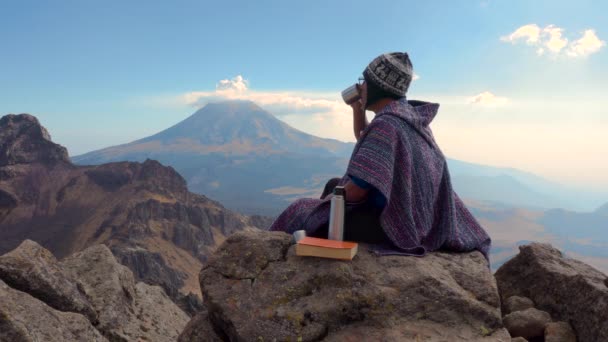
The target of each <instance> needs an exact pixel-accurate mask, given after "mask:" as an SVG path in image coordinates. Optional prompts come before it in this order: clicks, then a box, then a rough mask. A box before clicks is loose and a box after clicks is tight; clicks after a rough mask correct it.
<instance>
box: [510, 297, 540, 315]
mask: <svg viewBox="0 0 608 342" xmlns="http://www.w3.org/2000/svg"><path fill="white" fill-rule="evenodd" d="M533 307H534V302H533V301H532V300H530V298H526V297H520V296H511V297H509V298H507V299H506V300H505V301H504V303H503V309H504V311H503V314H505V315H507V314H510V313H511V312H515V311H522V310H526V309H529V308H533Z"/></svg>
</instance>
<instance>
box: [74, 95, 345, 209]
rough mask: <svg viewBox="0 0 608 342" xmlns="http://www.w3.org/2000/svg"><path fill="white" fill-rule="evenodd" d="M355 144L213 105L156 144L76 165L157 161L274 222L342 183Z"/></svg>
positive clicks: (236, 105)
mask: <svg viewBox="0 0 608 342" xmlns="http://www.w3.org/2000/svg"><path fill="white" fill-rule="evenodd" d="M353 146H354V144H353V143H345V142H340V141H338V140H333V139H322V138H318V137H315V136H313V135H310V134H307V133H304V132H302V131H299V130H297V129H295V128H292V127H290V126H289V125H287V124H285V123H284V122H282V121H280V120H278V119H277V118H276V117H274V116H273V115H272V114H270V113H268V112H267V111H265V110H263V109H262V108H260V107H259V106H257V105H256V104H255V103H253V102H251V101H226V102H220V103H210V104H208V105H206V106H205V107H203V108H201V109H200V110H198V111H196V112H195V113H194V114H193V115H192V116H190V117H189V118H187V119H185V120H184V121H182V122H180V123H178V124H176V125H175V126H173V127H170V128H168V129H166V130H164V131H162V132H160V133H157V134H155V135H152V136H150V137H147V138H144V139H140V140H137V141H134V142H132V143H129V144H124V145H119V146H113V147H109V148H106V149H102V150H99V151H94V152H90V153H87V154H84V155H81V156H77V157H74V158H73V161H74V162H75V163H78V164H101V163H106V162H111V161H124V160H129V161H143V160H146V159H148V158H149V159H156V160H158V161H160V162H161V163H164V164H168V165H171V166H173V167H174V168H175V169H176V170H177V171H178V172H179V173H180V174H181V175H182V176H184V178H185V179H186V180H187V182H188V186H189V188H190V190H191V191H194V192H197V193H202V194H205V195H208V196H209V197H211V198H214V199H217V200H219V201H220V202H221V203H223V204H225V205H226V206H228V207H229V208H232V209H237V210H240V211H242V212H246V213H255V214H265V215H274V214H276V213H277V212H278V211H279V210H280V209H282V208H283V207H285V206H287V204H288V201H289V200H290V199H293V198H295V197H298V196H319V195H320V189H321V188H322V187H323V185H324V182H325V181H326V180H327V179H329V178H331V177H338V176H341V175H342V174H343V173H344V171H345V170H346V163H347V161H348V158H349V157H350V154H351V152H352V148H353Z"/></svg>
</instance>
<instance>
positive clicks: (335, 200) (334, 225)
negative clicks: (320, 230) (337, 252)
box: [327, 186, 346, 241]
mask: <svg viewBox="0 0 608 342" xmlns="http://www.w3.org/2000/svg"><path fill="white" fill-rule="evenodd" d="M345 197H346V190H345V189H344V187H343V186H336V187H335V188H334V195H333V196H332V197H331V208H330V212H329V232H328V237H327V238H328V239H330V240H338V241H343V240H344V198H345Z"/></svg>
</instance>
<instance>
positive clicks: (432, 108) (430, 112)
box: [376, 98, 439, 146]
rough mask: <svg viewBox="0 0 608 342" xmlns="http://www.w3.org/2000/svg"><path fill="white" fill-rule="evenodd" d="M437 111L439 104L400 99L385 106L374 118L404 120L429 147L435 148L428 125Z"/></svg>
mask: <svg viewBox="0 0 608 342" xmlns="http://www.w3.org/2000/svg"><path fill="white" fill-rule="evenodd" d="M438 111H439V103H432V102H426V101H419V100H407V99H406V98H402V99H400V100H397V101H393V102H391V103H390V104H388V105H386V106H385V107H384V108H382V109H381V110H380V111H379V112H378V113H377V114H376V116H381V115H394V116H397V117H399V118H401V119H403V120H405V121H406V122H407V123H408V124H409V125H410V126H411V127H412V128H414V129H415V130H416V131H418V132H419V133H420V134H421V135H422V136H423V137H424V139H425V140H426V141H427V142H428V143H429V144H431V146H436V144H435V138H434V137H433V132H432V131H431V129H430V128H429V125H430V123H431V122H432V121H433V119H434V118H435V116H436V115H437V112H438Z"/></svg>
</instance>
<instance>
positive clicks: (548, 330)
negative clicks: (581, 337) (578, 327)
mask: <svg viewBox="0 0 608 342" xmlns="http://www.w3.org/2000/svg"><path fill="white" fill-rule="evenodd" d="M545 342H576V334H575V333H574V330H572V327H571V326H570V324H568V323H566V322H552V323H549V324H547V326H546V327H545Z"/></svg>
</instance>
